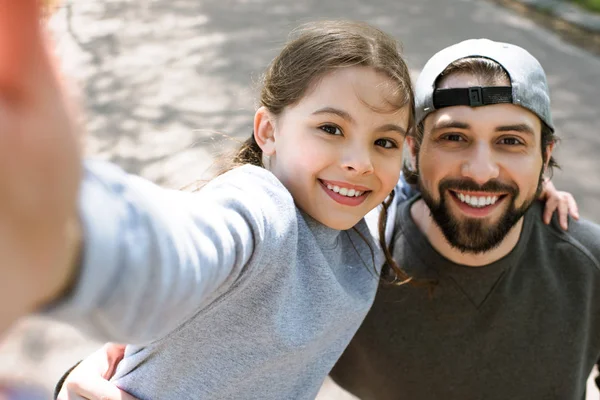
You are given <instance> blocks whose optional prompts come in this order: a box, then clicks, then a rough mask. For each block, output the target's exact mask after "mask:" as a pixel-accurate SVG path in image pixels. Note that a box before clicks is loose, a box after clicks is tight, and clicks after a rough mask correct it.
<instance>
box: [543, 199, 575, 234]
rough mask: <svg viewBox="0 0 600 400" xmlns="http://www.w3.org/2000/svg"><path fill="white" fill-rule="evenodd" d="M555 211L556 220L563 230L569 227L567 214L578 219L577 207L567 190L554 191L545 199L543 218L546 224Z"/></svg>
mask: <svg viewBox="0 0 600 400" xmlns="http://www.w3.org/2000/svg"><path fill="white" fill-rule="evenodd" d="M554 212H557V214H558V215H557V217H558V222H559V224H560V227H561V228H562V229H563V230H565V231H566V230H567V229H568V228H569V215H570V216H571V217H572V218H574V219H576V220H577V219H579V209H578V207H577V202H576V201H575V198H574V197H573V196H572V195H571V194H570V193H567V192H559V191H556V192H555V193H553V194H552V195H551V196H550V197H548V199H547V200H546V206H545V208H544V214H543V220H544V223H545V224H546V225H547V224H549V223H550V221H551V220H552V214H553V213H554Z"/></svg>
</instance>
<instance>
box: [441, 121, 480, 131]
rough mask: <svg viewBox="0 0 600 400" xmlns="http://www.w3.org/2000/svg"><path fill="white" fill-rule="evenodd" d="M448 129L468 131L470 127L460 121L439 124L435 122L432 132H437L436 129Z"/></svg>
mask: <svg viewBox="0 0 600 400" xmlns="http://www.w3.org/2000/svg"><path fill="white" fill-rule="evenodd" d="M449 128H455V129H470V128H471V126H470V125H469V124H467V123H465V122H460V121H452V120H449V121H441V122H439V121H438V122H436V123H435V124H434V125H433V128H432V130H437V129H449Z"/></svg>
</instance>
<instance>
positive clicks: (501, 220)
mask: <svg viewBox="0 0 600 400" xmlns="http://www.w3.org/2000/svg"><path fill="white" fill-rule="evenodd" d="M504 84H505V83H504ZM480 85H481V84H480V83H479V82H477V80H474V78H473V77H471V76H469V75H464V74H463V75H456V76H451V77H449V78H447V79H446V80H445V81H444V82H443V83H442V84H441V85H440V88H459V87H469V86H480ZM409 144H414V142H413V141H409ZM411 147H413V146H411ZM413 148H414V147H413ZM550 152H551V148H549V149H548V154H547V157H548V158H549V157H550ZM417 168H418V171H419V187H420V190H421V192H422V195H423V200H424V201H425V203H426V204H427V206H428V207H429V209H430V211H431V214H432V217H433V219H434V221H435V222H436V224H437V225H438V226H439V227H440V229H441V230H442V232H443V234H444V236H445V238H446V240H447V241H448V242H449V243H450V244H451V245H452V246H453V247H455V248H457V249H458V250H460V251H462V252H465V253H482V252H485V251H489V250H491V249H493V248H495V247H497V246H498V245H499V244H500V243H501V242H502V240H503V239H504V237H505V236H506V235H507V234H508V232H509V231H510V230H511V228H512V227H513V226H514V225H515V224H516V223H517V222H518V221H519V220H520V219H521V217H522V216H523V214H524V213H525V211H526V210H527V209H528V208H529V207H530V206H531V204H532V203H533V201H534V200H535V199H536V198H537V197H538V195H539V192H540V190H541V176H542V172H543V161H542V149H541V122H540V120H539V118H538V117H537V116H536V115H535V114H533V113H532V112H530V111H528V110H526V109H525V108H522V107H519V106H517V105H513V104H497V105H490V106H483V107H477V108H472V107H467V106H456V107H447V108H442V109H440V110H437V111H436V112H434V113H431V114H430V115H428V116H427V118H426V119H425V120H424V135H423V141H422V143H421V147H420V151H419V154H418V156H417Z"/></svg>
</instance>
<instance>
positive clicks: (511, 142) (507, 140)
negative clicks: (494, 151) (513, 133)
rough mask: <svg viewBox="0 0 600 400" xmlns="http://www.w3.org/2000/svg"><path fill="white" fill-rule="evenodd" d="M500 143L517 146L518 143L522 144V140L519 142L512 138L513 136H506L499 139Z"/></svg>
mask: <svg viewBox="0 0 600 400" xmlns="http://www.w3.org/2000/svg"><path fill="white" fill-rule="evenodd" d="M500 144H505V145H507V146H519V145H522V144H523V142H521V141H520V140H519V139H517V138H514V137H506V138H502V139H500Z"/></svg>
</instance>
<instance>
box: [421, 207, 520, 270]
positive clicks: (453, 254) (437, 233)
mask: <svg viewBox="0 0 600 400" xmlns="http://www.w3.org/2000/svg"><path fill="white" fill-rule="evenodd" d="M410 215H411V217H412V219H413V221H414V222H415V224H416V225H417V227H419V230H420V231H421V232H422V233H423V234H424V235H425V236H426V237H427V240H429V243H430V244H431V245H432V246H433V248H434V249H436V250H437V252H438V253H440V254H441V255H442V256H444V257H445V258H447V259H448V260H450V261H452V262H454V263H456V264H461V265H466V266H469V267H482V266H484V265H488V264H491V263H493V262H494V261H497V260H499V259H501V258H502V257H504V256H506V255H507V254H508V253H510V252H511V251H512V249H513V248H514V247H515V246H516V245H517V242H518V241H519V237H520V236H521V230H522V229H523V218H521V219H520V220H519V222H517V223H516V224H515V226H513V228H512V229H511V230H510V231H509V232H508V234H507V235H506V237H505V238H504V240H502V242H501V243H500V245H499V246H498V247H496V248H494V249H492V250H490V251H486V252H484V253H479V254H472V253H462V252H461V251H460V250H458V249H456V248H454V247H452V246H451V245H450V243H448V241H447V240H446V238H445V237H444V234H443V232H442V230H441V229H440V227H439V226H438V225H437V224H436V222H435V221H434V220H433V217H432V216H431V212H430V211H429V207H427V205H426V204H425V202H424V201H423V200H422V199H420V200H417V201H416V202H415V203H414V204H413V205H412V207H411V209H410Z"/></svg>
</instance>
